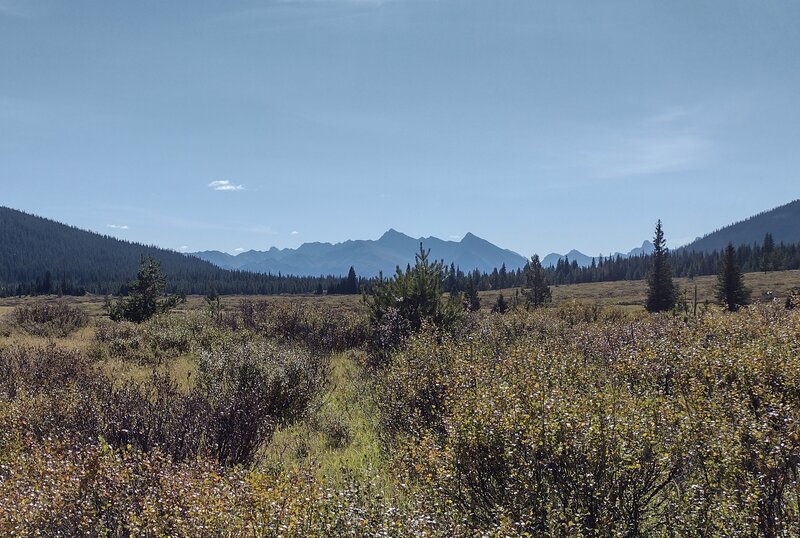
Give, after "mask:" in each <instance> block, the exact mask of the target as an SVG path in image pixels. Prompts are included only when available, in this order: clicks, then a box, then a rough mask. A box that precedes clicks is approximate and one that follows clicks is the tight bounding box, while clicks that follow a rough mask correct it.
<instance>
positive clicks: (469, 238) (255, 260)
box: [0, 200, 800, 296]
mask: <svg viewBox="0 0 800 538" xmlns="http://www.w3.org/2000/svg"><path fill="white" fill-rule="evenodd" d="M767 233H771V234H772V236H773V238H774V240H775V242H776V243H778V244H780V243H785V244H800V200H795V201H793V202H790V203H788V204H786V205H783V206H780V207H777V208H775V209H771V210H769V211H765V212H763V213H760V214H758V215H755V216H753V217H751V218H748V219H746V220H743V221H740V222H737V223H734V224H731V225H730V226H725V227H724V228H721V229H719V230H717V231H715V232H712V233H710V234H708V235H706V236H704V237H702V238H698V239H697V240H696V241H693V242H692V243H690V244H689V245H686V246H685V247H681V248H680V249H676V252H678V251H684V252H690V251H701V252H711V251H714V250H716V251H720V250H722V249H723V248H724V247H725V245H726V244H727V243H728V242H729V241H730V242H732V243H733V244H734V245H743V244H744V245H753V244H761V243H762V242H763V240H764V235H766V234H767ZM420 243H422V244H423V247H424V248H426V249H430V256H431V259H434V260H443V261H444V262H445V263H446V264H447V265H450V264H451V263H452V264H455V265H456V266H458V267H459V268H460V269H461V270H462V271H472V270H474V269H478V270H479V271H482V272H487V273H488V272H491V271H492V270H493V269H494V268H500V267H501V266H502V265H504V264H505V266H506V269H507V270H508V271H513V270H516V269H518V268H521V267H523V266H524V265H525V263H526V262H527V258H525V257H524V256H522V255H520V254H517V253H516V252H513V251H511V250H508V249H503V248H500V247H498V246H495V245H493V244H492V243H490V242H488V241H486V240H484V239H481V238H479V237H477V236H475V235H474V234H471V233H468V234H467V235H465V236H464V238H463V239H462V240H461V241H444V240H441V239H438V238H436V237H425V238H412V237H409V236H407V235H405V234H402V233H400V232H398V231H396V230H389V231H388V232H386V233H385V234H383V235H382V236H381V237H380V238H379V239H377V240H359V241H345V242H343V243H336V244H330V243H305V244H303V245H301V246H300V247H299V248H297V249H277V248H271V249H269V250H268V251H264V252H260V251H256V250H251V251H248V252H243V253H241V254H239V255H236V256H233V255H230V254H226V253H223V252H218V251H206V252H198V253H195V255H194V256H187V255H184V254H181V253H178V252H174V251H170V250H165V249H160V248H157V247H153V246H146V245H141V244H136V243H131V242H127V241H121V240H118V239H115V238H113V237H108V236H105V235H100V234H97V233H93V232H89V231H86V230H79V229H77V228H74V227H71V226H67V225H64V224H61V223H58V222H54V221H52V220H48V219H45V218H42V217H37V216H35V215H30V214H27V213H23V212H21V211H18V210H15V209H11V208H7V207H0V296H2V295H9V294H17V295H18V294H23V295H24V294H28V293H32V292H46V291H47V290H50V291H51V292H53V291H59V292H62V291H63V292H64V293H80V292H81V291H82V290H85V291H90V292H93V293H105V292H111V293H114V292H116V291H117V290H119V289H120V287H121V286H124V285H125V283H126V282H127V281H128V280H129V279H130V278H131V277H132V276H133V275H134V274H135V273H136V268H137V266H138V263H139V258H140V256H142V255H147V256H153V257H155V258H156V259H158V260H159V261H160V262H161V264H162V268H163V269H164V271H165V272H166V273H167V275H168V287H169V289H170V290H173V291H183V292H186V293H206V292H208V291H209V290H212V289H213V290H216V291H217V292H219V293H303V292H309V291H311V292H313V291H314V289H316V288H317V287H318V286H319V285H320V284H321V285H323V287H327V286H328V284H330V283H331V282H334V283H335V281H336V279H338V278H340V277H341V276H343V275H346V274H347V272H348V270H349V268H350V267H351V266H352V267H354V268H355V269H356V272H357V273H358V275H359V276H360V277H372V276H376V275H377V274H378V273H380V272H383V274H384V275H386V276H387V277H388V276H391V275H392V274H393V273H394V270H395V267H397V266H400V267H405V266H406V265H407V264H413V263H414V254H415V253H416V252H417V251H418V250H419V244H420ZM652 249H653V246H652V244H651V243H650V242H649V241H645V242H644V243H642V246H641V247H638V248H635V249H633V250H631V251H629V252H627V253H624V254H623V253H620V254H619V255H620V256H621V257H624V258H627V257H635V256H639V255H641V254H648V253H650V252H652ZM614 256H616V254H614ZM564 257H566V258H568V259H569V260H570V262H572V261H573V260H574V261H575V262H576V263H577V264H578V265H580V266H588V265H590V264H591V262H592V258H591V257H590V256H587V255H585V254H583V253H581V252H579V251H577V250H572V251H570V252H568V253H567V254H565V255H560V254H556V253H553V254H549V255H547V256H545V257H544V259H543V260H542V264H543V265H544V266H553V265H555V264H556V263H557V262H558V260H559V259H560V258H564ZM198 258H200V259H198ZM208 262H211V263H208ZM220 268H222V269H220ZM710 270H711V271H713V270H714V269H713V268H712V269H710ZM259 273H260V274H259ZM268 273H271V275H269V274H268ZM279 273H280V274H281V275H295V277H293V278H289V279H286V278H278V277H277V276H275V275H278V274H279ZM636 274H640V273H636ZM641 274H643V273H641ZM320 275H326V277H324V278H322V279H320V278H314V277H319V276H320ZM626 278H627V277H626ZM43 290H44V291H43Z"/></svg>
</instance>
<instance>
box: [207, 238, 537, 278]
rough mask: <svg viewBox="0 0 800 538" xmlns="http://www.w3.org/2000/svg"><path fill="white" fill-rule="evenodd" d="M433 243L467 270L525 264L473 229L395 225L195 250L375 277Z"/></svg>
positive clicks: (225, 258)
mask: <svg viewBox="0 0 800 538" xmlns="http://www.w3.org/2000/svg"><path fill="white" fill-rule="evenodd" d="M420 243H422V246H423V248H425V249H430V258H431V259H433V260H444V262H445V263H446V264H447V265H449V264H451V263H453V264H455V265H456V266H457V267H460V268H461V269H462V270H464V271H472V270H474V269H478V270H480V271H482V272H491V271H492V270H493V269H494V268H496V267H500V266H502V265H503V264H505V266H506V269H508V270H514V269H518V268H521V267H523V266H524V265H525V263H526V262H527V258H525V257H524V256H522V255H520V254H517V253H516V252H513V251H511V250H508V249H503V248H500V247H498V246H495V245H493V244H492V243H490V242H489V241H486V240H485V239H481V238H480V237H477V236H476V235H474V234H472V233H468V234H466V235H465V236H464V237H463V239H461V241H445V240H442V239H439V238H437V237H420V238H413V237H409V236H408V235H405V234H403V233H400V232H398V231H397V230H394V229H390V230H389V231H387V232H386V233H384V234H383V235H382V236H381V237H380V238H379V239H376V240H370V239H367V240H351V241H345V242H343V243H334V244H331V243H317V242H315V243H304V244H302V245H300V247H298V248H297V249H291V248H285V249H277V248H275V247H273V248H271V249H269V250H267V251H258V250H249V251H247V252H242V253H240V254H238V255H231V254H226V253H224V252H219V251H215V250H212V251H204V252H195V253H193V255H194V256H197V257H198V258H200V259H203V260H206V261H209V262H211V263H213V264H216V265H218V266H220V267H223V268H226V269H238V270H242V271H255V272H259V273H272V274H277V273H281V274H292V275H299V276H304V275H308V276H311V275H321V274H324V275H328V274H331V275H345V274H347V271H348V270H349V269H350V267H351V266H352V267H354V268H355V269H356V271H357V273H358V275H359V276H363V277H373V276H377V275H378V274H380V273H381V272H382V273H383V274H384V275H385V276H391V275H392V274H394V271H395V268H396V267H398V266H400V267H401V268H405V267H406V265H407V264H409V263H410V264H413V263H414V254H415V253H417V252H419V245H420Z"/></svg>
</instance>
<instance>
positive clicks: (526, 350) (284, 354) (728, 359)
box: [0, 271, 800, 537]
mask: <svg viewBox="0 0 800 538" xmlns="http://www.w3.org/2000/svg"><path fill="white" fill-rule="evenodd" d="M746 280H747V284H748V285H749V286H751V287H752V288H753V289H754V296H756V297H758V296H759V294H760V293H761V292H762V291H767V290H770V291H774V292H775V295H776V296H777V297H779V298H780V297H782V296H783V293H784V292H785V290H786V289H788V288H790V287H793V286H798V285H800V271H787V272H781V273H769V274H766V275H764V274H762V273H753V274H748V275H747V276H746ZM680 283H681V286H682V287H684V288H689V289H691V290H692V291H693V290H694V286H695V285H697V290H698V301H700V302H703V301H704V300H705V299H707V298H710V297H711V290H712V287H713V284H714V278H713V277H704V278H697V279H695V280H694V281H688V280H687V281H681V282H680ZM503 293H504V294H505V295H506V297H507V298H509V299H510V298H511V296H513V290H504V291H503ZM644 293H645V283H644V282H616V283H598V284H582V285H574V286H560V287H554V288H553V295H554V304H553V305H552V306H551V307H549V308H544V309H540V310H536V311H531V312H526V311H524V310H522V309H520V310H518V311H516V312H511V313H509V314H506V315H497V314H490V313H489V312H488V309H489V307H490V306H491V304H492V303H493V302H494V298H495V296H496V295H497V292H485V293H482V294H481V296H482V299H483V308H482V309H481V311H480V312H478V313H473V314H470V315H465V316H464V317H462V318H460V319H459V320H457V321H456V322H455V323H454V325H452V326H450V327H447V328H445V327H440V328H438V329H436V328H435V327H434V326H432V325H429V326H427V328H421V329H420V330H418V331H416V332H414V331H411V332H409V331H408V329H407V328H404V327H406V326H404V325H403V324H402V323H396V322H395V321H392V320H391V319H390V320H389V321H388V322H386V323H385V324H383V325H379V326H377V327H370V326H369V325H368V323H367V320H366V306H365V305H364V303H363V300H362V298H361V297H360V296H331V297H327V296H303V297H294V296H279V297H247V296H241V297H225V298H223V299H222V304H223V307H224V309H223V312H222V313H219V314H215V313H212V312H210V311H209V310H208V309H207V307H206V306H207V305H206V302H205V300H204V298H202V297H190V298H188V301H187V303H186V304H184V305H181V308H180V309H177V310H175V311H173V312H170V313H168V314H163V315H159V316H155V317H153V318H151V319H149V320H147V321H145V322H143V323H141V324H133V323H129V322H111V321H110V320H108V319H107V318H106V317H105V316H104V315H103V312H102V298H97V297H81V298H68V299H65V301H66V303H67V304H68V305H69V307H70V308H72V309H77V310H79V311H85V312H87V313H90V314H91V315H90V316H88V318H87V317H84V318H82V319H83V321H82V322H81V323H82V324H81V325H80V326H78V327H76V328H75V329H74V330H71V332H69V333H68V334H61V333H58V332H54V331H55V330H56V329H58V328H59V326H58V325H57V324H52V325H47V324H42V325H39V326H37V325H35V324H34V325H30V324H29V325H18V324H15V323H14V322H13V320H11V319H9V317H8V316H9V314H10V313H11V312H12V311H13V309H14V308H16V307H19V306H23V307H25V306H30V305H38V304H40V303H42V304H43V303H47V302H50V301H52V298H23V299H11V300H4V301H3V302H2V305H1V306H0V308H3V309H4V310H3V312H4V314H5V316H6V318H5V320H4V321H3V322H2V327H0V534H3V535H17V534H19V535H35V534H37V533H39V534H42V535H53V536H59V535H76V534H81V535H104V534H105V535H155V536H158V535H172V536H203V535H214V536H216V535H252V536H278V535H281V536H297V537H300V536H303V537H305V536H340V535H344V536H441V537H445V536H447V537H450V536H464V537H467V536H476V535H483V536H531V535H536V536H538V535H545V536H576V537H577V536H598V535H599V536H645V537H650V536H653V537H655V536H667V535H673V536H686V535H696V534H698V533H705V535H708V536H735V535H743V536H759V537H761V536H763V537H777V536H793V535H797V534H798V533H800V481H798V472H800V396H798V393H797V390H796V387H797V386H800V377H798V376H800V363H798V361H800V350H799V349H798V342H800V311H798V310H787V309H785V308H783V304H782V301H775V302H774V303H772V304H757V305H754V306H752V307H750V308H747V309H744V310H743V311H741V312H737V313H726V312H723V311H722V310H721V309H720V308H719V307H718V306H716V305H713V304H712V305H711V306H710V307H709V308H707V309H706V308H701V309H698V315H697V316H696V317H695V316H688V317H686V318H684V317H683V316H672V315H670V314H665V315H658V316H650V315H646V314H645V313H644V310H643V308H642V307H641V306H640V305H641V303H642V302H643V301H644ZM620 307H621V308H620ZM67 313H68V312H67ZM76 319H77V318H76ZM398 334H399V338H398Z"/></svg>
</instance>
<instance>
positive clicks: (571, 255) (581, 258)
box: [542, 241, 653, 267]
mask: <svg viewBox="0 0 800 538" xmlns="http://www.w3.org/2000/svg"><path fill="white" fill-rule="evenodd" d="M652 252H653V243H651V242H650V241H644V242H643V243H642V246H641V247H637V248H635V249H633V250H631V251H629V252H627V253H624V252H615V253H614V254H612V255H611V256H612V257H614V258H616V257H617V256H619V257H620V258H630V257H633V256H643V255H646V254H650V253H652ZM597 257H599V256H597ZM597 257H594V258H593V257H592V256H587V255H586V254H584V253H583V252H581V251H579V250H575V249H573V250H570V251H569V252H567V253H566V254H557V253H555V252H553V253H550V254H548V255H547V256H545V257H544V259H543V260H542V266H543V267H555V266H556V264H557V263H558V260H569V262H570V263H572V262H573V261H574V262H577V263H578V266H579V267H589V266H590V265H591V264H592V260H593V259H596V258H597ZM604 257H608V256H604Z"/></svg>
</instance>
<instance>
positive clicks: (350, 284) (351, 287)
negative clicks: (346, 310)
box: [344, 265, 358, 295]
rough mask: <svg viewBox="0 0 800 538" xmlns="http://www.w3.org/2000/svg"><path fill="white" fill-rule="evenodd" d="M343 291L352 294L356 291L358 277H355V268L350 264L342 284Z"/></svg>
mask: <svg viewBox="0 0 800 538" xmlns="http://www.w3.org/2000/svg"><path fill="white" fill-rule="evenodd" d="M344 293H347V294H351V295H354V294H356V293H358V279H357V278H356V270H355V269H353V266H352V265H351V266H350V271H348V273H347V281H346V282H345V285H344Z"/></svg>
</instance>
